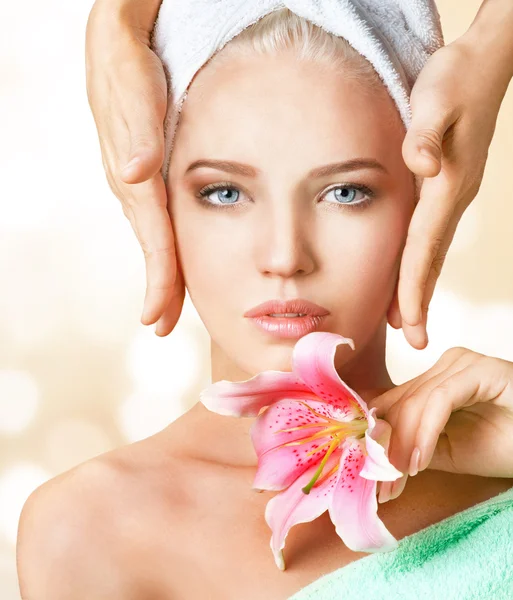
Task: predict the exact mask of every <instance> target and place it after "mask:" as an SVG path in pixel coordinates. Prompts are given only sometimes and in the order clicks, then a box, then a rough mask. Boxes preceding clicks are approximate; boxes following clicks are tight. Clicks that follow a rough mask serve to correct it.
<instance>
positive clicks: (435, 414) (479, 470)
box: [368, 348, 513, 502]
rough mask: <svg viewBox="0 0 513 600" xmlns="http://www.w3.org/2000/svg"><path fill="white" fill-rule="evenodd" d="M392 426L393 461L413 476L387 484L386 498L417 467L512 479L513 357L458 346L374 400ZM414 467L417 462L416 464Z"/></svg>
mask: <svg viewBox="0 0 513 600" xmlns="http://www.w3.org/2000/svg"><path fill="white" fill-rule="evenodd" d="M368 405H369V407H372V408H376V409H377V413H376V414H377V415H378V416H379V417H381V418H384V419H385V420H386V421H388V422H389V423H390V425H391V426H392V435H391V441H390V448H389V458H390V461H391V462H392V463H393V464H394V465H395V466H396V467H397V468H399V469H401V470H402V471H404V472H405V473H406V474H405V475H404V477H403V478H401V479H399V480H398V481H397V482H395V484H394V485H391V484H390V483H389V482H386V483H384V484H382V486H381V491H380V497H379V501H380V502H385V501H387V500H389V499H390V500H393V499H395V498H397V497H398V496H399V495H400V494H401V493H402V491H403V489H404V486H405V483H406V479H407V478H408V471H409V469H410V457H411V456H412V453H413V450H414V448H415V447H418V448H419V450H420V461H419V465H418V469H414V470H413V471H411V470H410V471H409V472H410V475H414V474H416V472H417V471H423V470H424V469H435V470H438V471H446V472H449V473H458V474H462V475H464V474H467V475H480V476H482V477H506V478H513V363H511V362H509V361H507V360H502V359H500V358H493V357H490V356H485V355H483V354H479V353H478V352H473V351H472V350H468V349H466V348H451V349H450V350H448V351H447V352H445V353H444V354H443V355H442V357H441V358H440V359H439V360H438V361H437V362H436V364H435V365H433V367H431V369H429V370H428V371H426V372H425V373H423V374H422V375H420V376H419V377H415V378H414V379H411V380H410V381H407V382H406V383H403V384H402V385H400V386H398V387H396V388H394V389H392V390H389V391H388V392H386V393H385V394H382V395H381V396H379V397H377V398H374V399H373V400H371V401H370V402H369V404H368ZM412 467H413V465H412Z"/></svg>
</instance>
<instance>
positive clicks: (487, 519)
mask: <svg viewBox="0 0 513 600" xmlns="http://www.w3.org/2000/svg"><path fill="white" fill-rule="evenodd" d="M353 599H354V600H356V599H358V600H362V599H364V600H403V599H404V600H412V599H414V600H513V487H512V488H510V489H509V490H506V491H505V492H502V493H501V494H499V495H497V496H494V497H493V498H490V499H489V500H486V501H484V502H481V503H479V504H476V505H474V506H471V507H470V508H467V509H466V510H464V511H461V512H459V513H456V514H454V515H451V516H450V517H447V518H446V519H444V520H443V521H440V522H438V523H434V524H433V525H429V526H428V527H425V528H424V529H422V530H420V531H417V532H416V533H413V534H412V535H409V536H406V537H404V538H402V539H401V540H399V546H398V547H397V548H396V549H395V550H392V551H390V552H386V553H376V554H369V555H368V556H365V557H364V558H362V559H359V560H356V561H354V562H352V563H350V564H348V565H346V566H344V567H341V568H340V569H337V570H336V571H333V572H331V573H328V574H326V575H323V576H322V577H320V578H319V579H317V580H315V581H314V582H313V583H311V584H309V585H307V586H306V587H304V588H303V589H302V590H300V591H299V592H296V593H295V594H294V595H293V596H291V597H290V598H289V600H353Z"/></svg>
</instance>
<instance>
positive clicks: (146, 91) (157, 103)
mask: <svg viewBox="0 0 513 600" xmlns="http://www.w3.org/2000/svg"><path fill="white" fill-rule="evenodd" d="M147 50H148V49H147V48H144V51H147ZM149 52H150V54H149V56H145V57H144V58H143V59H138V60H140V64H139V63H137V64H136V66H137V65H139V66H138V68H139V70H138V71H136V76H137V77H138V78H139V81H138V84H137V85H134V83H133V81H125V85H124V87H125V93H124V94H123V101H122V105H121V107H120V108H121V111H120V112H121V113H122V116H123V119H124V121H125V124H126V126H127V128H128V136H129V140H130V145H129V153H128V160H127V162H126V164H125V166H124V167H123V168H122V170H121V178H122V179H123V181H124V182H125V183H141V182H143V181H146V180H147V179H150V177H153V176H154V175H156V174H157V173H158V171H159V170H160V168H161V167H162V164H163V162H164V152H165V148H164V120H165V115H166V109H167V83H166V77H165V74H164V68H163V66H162V63H161V62H160V60H159V59H158V58H157V57H156V56H155V55H154V54H153V53H152V52H151V51H149Z"/></svg>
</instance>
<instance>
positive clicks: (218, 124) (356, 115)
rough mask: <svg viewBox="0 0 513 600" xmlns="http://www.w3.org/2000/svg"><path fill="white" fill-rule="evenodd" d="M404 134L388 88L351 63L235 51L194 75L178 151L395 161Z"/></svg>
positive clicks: (184, 153)
mask: <svg viewBox="0 0 513 600" xmlns="http://www.w3.org/2000/svg"><path fill="white" fill-rule="evenodd" d="M404 134H405V130H404V126H403V124H402V121H401V119H400V117H399V113H398V111H397V109H396V107H395V104H394V102H393V100H392V99H391V97H390V96H389V94H388V93H387V91H386V88H385V87H384V86H383V85H381V84H380V85H376V84H375V83H369V82H367V81H365V80H362V79H361V78H360V79H358V78H357V76H356V75H355V73H354V72H351V67H350V66H348V67H347V69H346V70H342V71H340V70H339V71H338V72H336V71H335V70H334V69H332V68H329V67H322V66H320V65H318V64H313V63H307V62H302V63H300V62H298V61H297V59H295V58H294V56H293V55H292V54H282V55H280V56H256V55H255V56H249V57H248V56H244V58H236V57H231V58H230V59H224V58H223V60H221V61H219V62H218V63H215V62H214V63H213V64H208V65H207V66H206V67H205V68H204V69H202V70H200V72H199V73H198V74H197V75H196V77H195V79H194V81H193V83H192V85H191V87H190V89H189V93H188V96H187V100H186V102H185V103H184V105H183V108H182V113H181V115H180V121H179V125H178V129H177V133H176V138H175V147H174V150H173V154H175V153H177V154H179V155H180V156H184V157H185V156H186V157H187V158H192V156H193V155H196V154H197V155H201V156H213V157H226V158H234V159H237V158H239V159H240V160H241V161H243V160H244V159H246V160H247V161H248V162H253V163H255V160H256V156H257V155H258V156H259V157H260V162H262V150H268V152H267V154H269V156H270V158H271V159H272V160H273V161H274V162H275V161H276V157H283V158H285V157H293V158H294V160H296V161H298V162H305V163H307V164H310V163H312V161H314V162H318V163H322V162H323V161H324V162H329V161H330V160H332V159H333V158H334V157H337V158H339V159H344V158H351V157H354V156H374V157H376V158H378V159H379V160H380V161H381V162H383V163H386V162H387V161H388V162H389V163H390V162H394V156H395V158H397V156H396V155H397V152H399V153H400V152H401V145H402V141H403V139H404ZM235 153H237V155H235ZM264 162H265V160H264ZM261 166H262V168H265V164H262V165H261ZM389 166H390V167H392V165H391V164H390V165H389ZM392 168H393V167H392Z"/></svg>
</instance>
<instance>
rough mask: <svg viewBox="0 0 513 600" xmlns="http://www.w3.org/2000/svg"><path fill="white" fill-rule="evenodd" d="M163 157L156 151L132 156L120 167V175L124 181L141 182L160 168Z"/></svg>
mask: <svg viewBox="0 0 513 600" xmlns="http://www.w3.org/2000/svg"><path fill="white" fill-rule="evenodd" d="M162 163H163V159H162V157H161V156H160V154H159V153H158V152H157V151H148V152H145V153H142V154H137V155H136V156H134V157H132V158H131V159H130V160H129V161H128V163H127V164H126V165H125V166H124V167H123V168H122V169H121V172H120V177H121V179H122V180H123V181H124V182H125V183H132V184H133V183H142V182H143V181H146V180H148V179H149V178H150V177H153V175H155V174H156V173H158V171H159V170H160V169H161V167H162Z"/></svg>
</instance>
